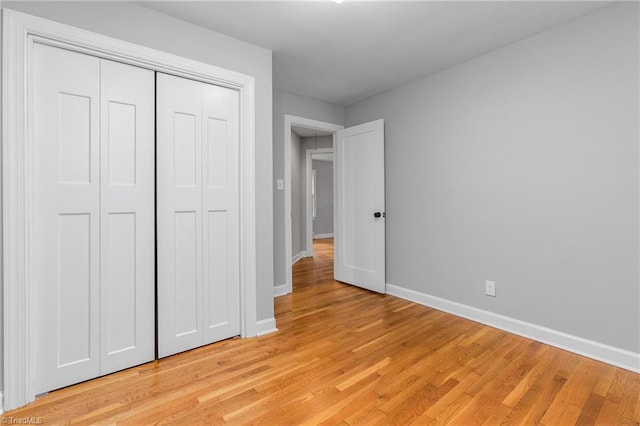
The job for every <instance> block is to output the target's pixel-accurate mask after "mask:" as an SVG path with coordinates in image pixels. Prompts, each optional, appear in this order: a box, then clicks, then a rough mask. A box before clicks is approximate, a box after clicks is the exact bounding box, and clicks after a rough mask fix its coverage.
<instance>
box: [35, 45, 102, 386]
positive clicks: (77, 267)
mask: <svg viewBox="0 0 640 426" xmlns="http://www.w3.org/2000/svg"><path fill="white" fill-rule="evenodd" d="M35 53H36V54H35V62H34V64H33V65H34V66H33V73H34V79H33V98H32V99H33V110H34V117H33V120H34V134H33V141H34V142H33V150H34V159H35V164H34V167H33V170H34V171H35V173H34V176H33V185H34V194H35V197H34V200H33V209H32V212H33V214H34V216H35V217H34V219H35V229H33V230H31V231H32V235H33V243H34V245H33V252H32V254H33V257H32V259H33V262H34V263H33V265H34V266H36V267H35V269H34V271H35V272H34V276H33V277H32V278H33V282H34V289H33V290H34V292H33V295H32V297H33V299H34V302H35V306H36V307H35V309H34V310H33V311H34V313H35V315H34V321H35V324H34V330H35V342H36V343H35V346H36V347H35V350H34V353H35V354H36V355H35V357H36V359H35V368H36V383H35V387H36V393H41V392H45V391H49V390H51V389H56V388H59V387H62V386H66V385H69V384H71V383H76V382H79V381H82V380H86V379H89V378H92V377H95V376H97V375H98V374H99V368H100V367H99V366H100V355H99V349H100V339H99V338H98V336H99V333H100V328H99V324H100V323H99V319H100V317H99V297H100V295H99V279H100V276H99V274H100V258H99V254H100V228H99V224H100V216H99V215H100V135H99V131H100V116H99V112H100V103H99V94H100V60H99V59H97V58H94V57H91V56H87V55H82V54H79V53H74V52H70V51H67V50H63V49H57V48H53V47H47V46H43V45H40V44H36V45H35Z"/></svg>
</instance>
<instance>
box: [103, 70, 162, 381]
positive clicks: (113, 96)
mask: <svg viewBox="0 0 640 426" xmlns="http://www.w3.org/2000/svg"><path fill="white" fill-rule="evenodd" d="M154 85H155V75H154V72H153V71H150V70H146V69H142V68H138V67H133V66H130V65H124V64H121V63H118V62H112V61H107V60H102V61H101V144H100V147H101V156H100V163H101V164H100V165H101V167H100V170H101V174H102V178H101V208H100V214H101V241H100V253H101V270H100V283H101V284H100V295H101V297H100V312H101V321H100V324H101V334H100V341H101V350H100V352H101V360H100V373H101V374H107V373H111V372H113V371H117V370H121V369H123V368H127V367H131V366H133V365H138V364H142V363H144V362H147V361H151V360H153V358H154V355H155V322H154V319H155V299H154V288H155V275H154V274H155V234H154V233H155V229H154V224H155V206H154V201H155V200H154V189H155V188H154V185H155V182H154V126H155V124H154V118H155V102H154V97H155V95H154V91H155V87H154Z"/></svg>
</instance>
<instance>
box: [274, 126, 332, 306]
mask: <svg viewBox="0 0 640 426" xmlns="http://www.w3.org/2000/svg"><path fill="white" fill-rule="evenodd" d="M292 126H299V127H305V128H308V129H315V130H322V131H327V132H336V131H338V130H340V129H343V128H344V126H342V125H339V124H333V123H327V122H324V121H318V120H313V119H310V118H305V117H298V116H295V115H289V114H285V115H284V188H283V189H284V213H285V214H284V216H285V217H284V251H285V256H284V265H283V266H284V270H285V272H286V273H285V280H286V281H285V283H284V284H282V285H280V286H278V288H279V289H280V290H279V291H278V293H279V294H280V295H281V294H288V293H291V292H292V291H293V272H292V264H291V258H292V256H293V253H292V251H293V250H292V240H291V233H292V231H291V127H292Z"/></svg>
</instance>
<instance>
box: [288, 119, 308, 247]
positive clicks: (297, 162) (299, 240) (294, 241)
mask: <svg viewBox="0 0 640 426" xmlns="http://www.w3.org/2000/svg"><path fill="white" fill-rule="evenodd" d="M303 158H304V155H303V153H302V146H301V142H300V136H298V135H297V134H296V132H294V131H293V130H292V131H291V255H292V256H294V257H295V256H296V255H298V254H299V253H300V252H301V251H303V250H305V249H306V247H305V241H304V229H302V212H303V209H304V203H305V201H304V187H303V186H302V175H301V174H300V169H301V167H302V166H303V163H302V162H303Z"/></svg>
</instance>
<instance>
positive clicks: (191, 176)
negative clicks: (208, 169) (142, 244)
mask: <svg viewBox="0 0 640 426" xmlns="http://www.w3.org/2000/svg"><path fill="white" fill-rule="evenodd" d="M156 84H157V90H156V96H157V101H156V115H157V117H156V122H157V132H158V136H157V145H156V150H157V175H156V176H157V178H156V180H157V188H156V191H157V220H158V352H159V355H160V356H161V357H162V356H167V355H171V354H174V353H177V352H181V351H185V350H187V349H191V348H194V347H197V346H200V345H202V341H203V340H202V339H203V332H202V318H203V317H202V167H201V165H202V87H201V84H200V83H197V82H194V81H191V80H187V79H183V78H178V77H173V76H168V75H164V74H160V73H158V74H157V83H156Z"/></svg>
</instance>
